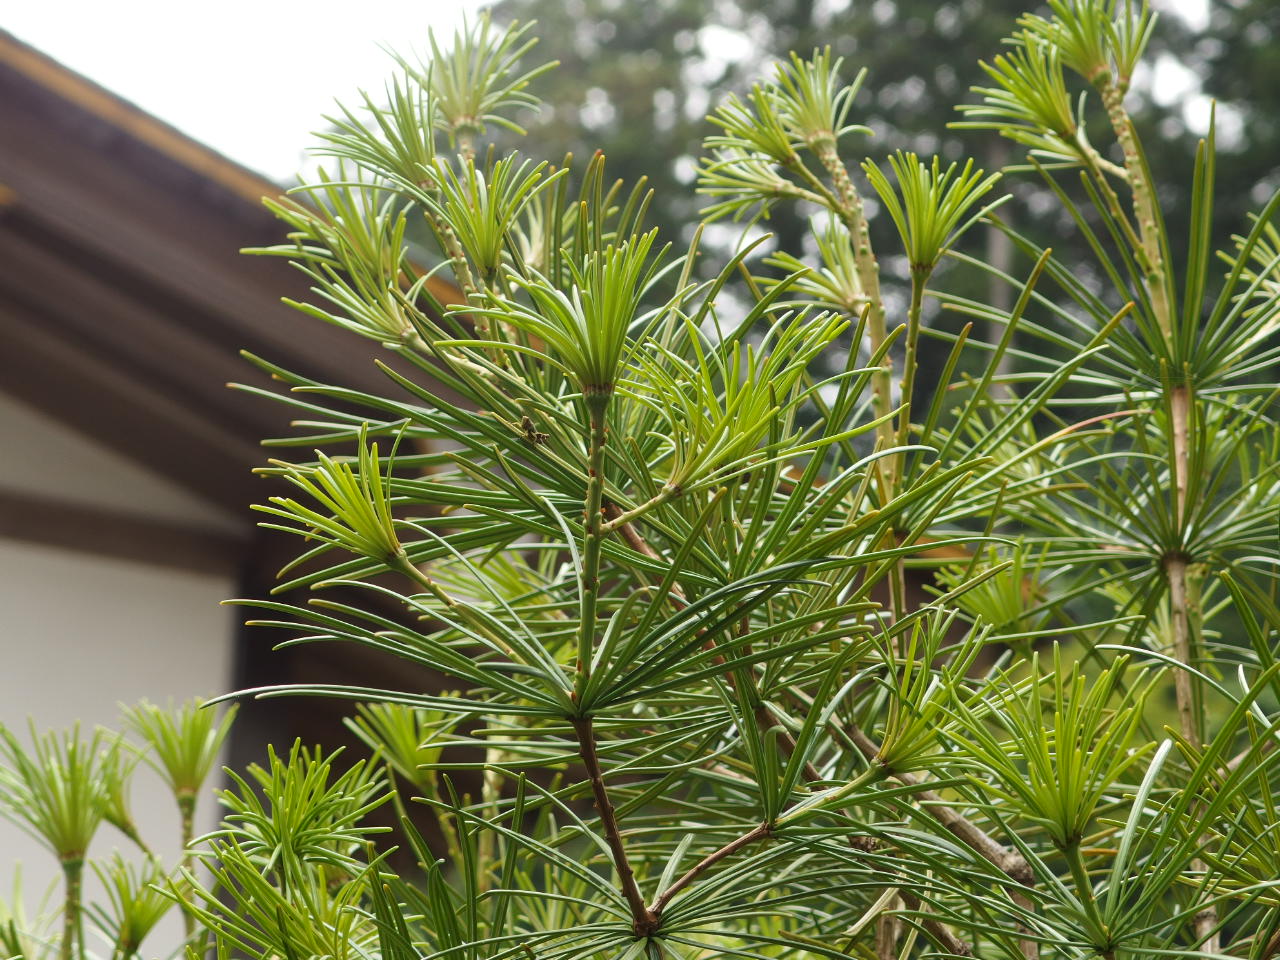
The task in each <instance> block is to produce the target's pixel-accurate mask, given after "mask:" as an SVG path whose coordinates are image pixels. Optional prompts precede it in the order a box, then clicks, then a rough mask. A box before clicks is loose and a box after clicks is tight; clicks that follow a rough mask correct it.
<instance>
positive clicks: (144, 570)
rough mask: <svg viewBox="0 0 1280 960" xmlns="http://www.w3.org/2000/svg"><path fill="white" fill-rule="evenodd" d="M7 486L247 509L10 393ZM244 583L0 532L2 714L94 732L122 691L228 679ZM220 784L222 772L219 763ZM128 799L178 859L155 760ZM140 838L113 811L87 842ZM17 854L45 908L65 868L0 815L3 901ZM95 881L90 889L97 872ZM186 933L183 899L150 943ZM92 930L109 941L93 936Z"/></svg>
mask: <svg viewBox="0 0 1280 960" xmlns="http://www.w3.org/2000/svg"><path fill="white" fill-rule="evenodd" d="M0 489H10V490H17V491H22V492H28V493H34V494H38V495H39V496H41V497H43V498H54V499H57V498H61V499H65V500H68V501H71V502H74V503H79V504H89V505H96V506H101V507H105V508H108V509H112V510H115V511H118V512H120V513H126V514H128V513H136V514H138V515H140V516H147V517H151V518H154V519H163V520H168V521H176V522H180V523H183V524H186V525H189V526H192V527H196V528H202V529H208V530H235V529H237V528H242V527H243V522H244V521H243V520H240V521H237V519H236V518H234V517H228V516H227V515H225V514H224V513H222V512H221V511H219V510H217V509H216V508H214V507H213V506H212V505H210V504H208V503H206V502H204V501H203V500H202V499H200V498H198V497H196V496H194V495H192V494H191V493H189V492H188V491H186V490H184V489H182V488H181V487H179V486H176V485H174V484H173V483H171V482H170V481H168V480H167V479H166V478H164V477H162V476H160V475H158V474H155V473H152V472H150V471H148V470H145V469H143V468H142V467H140V466H138V465H137V464H135V463H133V462H132V461H130V460H127V459H125V458H123V457H120V456H118V455H117V454H115V453H114V452H112V451H111V450H109V449H107V448H105V447H102V446H101V445H99V444H97V443H95V442H93V441H92V440H90V439H88V438H85V437H83V436H81V435H80V434H78V433H75V432H74V431H71V430H69V429H67V428H65V427H63V426H62V425H60V424H59V423H57V422H56V421H53V420H50V419H49V418H48V417H45V416H43V415H42V414H40V413H38V412H37V411H34V410H32V409H30V408H28V407H25V406H24V405H22V404H21V403H19V402H17V401H15V400H13V399H12V398H8V397H5V396H4V395H3V394H0ZM235 592H236V591H235V579H234V571H231V570H228V571H227V572H226V573H225V574H224V575H218V576H211V575H208V574H197V573H191V572H189V571H186V570H171V569H166V568H164V567H162V566H155V565H149V564H138V563H130V562H125V561H121V560H114V559H106V558H102V557H98V556H92V555H89V554H82V553H78V552H75V551H72V550H61V549H54V548H47V547H41V546H37V545H33V544H29V543H19V542H16V541H11V540H5V539H2V538H0V724H4V725H5V726H7V727H9V728H10V729H13V730H15V731H17V732H19V733H20V734H21V739H22V740H23V741H24V742H26V740H27V733H26V730H27V723H28V719H29V718H30V719H31V720H33V721H34V722H35V725H36V727H37V728H38V729H40V730H48V729H63V728H66V727H69V726H70V725H71V724H73V723H75V722H77V721H79V722H80V723H81V725H82V728H83V730H84V731H86V732H89V731H92V729H93V728H94V726H95V725H98V724H101V725H104V726H109V727H111V728H112V729H119V723H118V716H119V710H118V704H120V703H127V704H131V703H135V702H137V701H138V700H140V699H142V698H146V699H148V700H151V701H152V702H153V703H159V704H163V703H165V702H166V701H167V700H169V699H170V698H172V699H173V700H174V701H181V700H184V699H187V698H189V697H192V696H206V697H207V696H211V695H215V694H220V693H224V692H226V691H227V690H228V689H229V687H230V685H231V679H232V675H231V671H232V656H233V649H234V646H233V637H234V623H235V622H236V621H237V620H238V619H240V617H239V615H238V614H237V612H236V611H234V610H233V609H231V608H228V607H223V606H221V605H220V601H222V600H224V599H226V598H227V597H230V596H232V595H234V593H235ZM213 785H214V786H215V787H220V786H221V777H220V775H219V774H217V773H215V776H214V783H213ZM133 811H134V816H135V819H136V820H137V822H138V824H139V827H140V829H141V832H142V833H143V834H144V836H145V837H146V838H147V840H148V841H149V842H150V843H151V845H152V846H153V847H154V848H155V849H156V850H157V852H158V853H159V854H160V855H161V857H162V858H163V860H164V861H165V863H167V864H173V863H175V862H176V861H177V856H178V852H179V826H178V816H177V813H176V811H175V809H174V807H173V801H172V798H171V797H170V796H169V795H168V794H167V793H166V792H165V791H164V788H163V786H162V785H161V783H160V781H159V779H158V777H157V776H156V775H155V774H154V773H153V772H152V771H151V770H149V769H144V768H139V772H138V774H137V775H136V778H135V789H134V791H133ZM198 816H199V820H200V822H199V824H198V827H197V829H198V831H199V832H205V831H207V830H209V829H212V827H213V825H214V824H215V822H216V817H217V804H216V802H215V801H214V799H213V797H212V795H209V796H206V797H203V798H201V802H200V806H199V808H198ZM131 847H132V845H131V844H130V843H129V842H128V841H127V840H125V839H124V838H123V837H121V836H120V835H119V834H118V833H117V832H116V831H115V828H113V827H111V826H109V825H106V824H104V825H103V827H102V828H101V830H100V831H99V833H98V837H97V840H96V841H95V844H94V846H93V847H92V849H91V850H90V856H91V858H100V857H103V856H105V855H108V854H110V852H111V850H112V849H113V848H119V849H120V850H121V852H122V853H125V852H127V853H128V855H129V856H131V857H133V858H134V859H137V855H136V853H135V852H134V851H133V850H132V849H131ZM15 863H21V864H22V889H23V893H24V896H23V899H24V901H25V903H26V907H27V911H28V913H29V914H31V913H37V912H39V904H40V901H41V899H42V896H43V895H44V893H45V892H46V891H51V899H50V903H51V904H56V903H57V901H58V899H59V897H60V896H61V892H60V888H59V886H58V880H59V878H60V872H59V870H58V868H57V864H56V863H55V862H54V861H53V859H52V857H51V855H50V854H49V853H47V852H46V851H45V850H44V849H43V848H42V847H40V846H39V845H38V844H37V843H36V842H35V841H34V840H32V839H30V838H29V837H27V836H25V835H24V834H23V833H22V832H21V831H20V830H18V829H17V828H16V827H14V826H13V825H11V824H10V823H8V822H7V821H5V820H3V819H0V898H3V899H4V900H5V901H6V902H8V901H10V900H11V897H12V893H13V870H14V864H15ZM89 882H90V884H91V885H90V887H89V894H90V896H92V895H93V892H94V891H95V890H96V889H97V884H96V879H94V880H92V881H89ZM87 929H90V930H91V929H92V927H89V928H87ZM180 941H181V922H180V919H179V918H178V917H177V915H176V911H175V912H174V913H173V914H171V915H170V917H169V918H168V921H167V923H166V925H165V927H164V928H162V929H161V930H160V931H158V932H157V934H156V935H155V937H154V938H153V939H152V940H150V941H148V944H147V945H146V946H144V953H145V954H146V955H147V956H165V955H168V954H169V953H170V952H171V951H172V950H173V949H174V948H175V947H176V946H177V945H178V944H179V942H180ZM87 942H88V943H89V944H90V946H91V948H93V950H94V952H95V953H98V954H102V953H104V951H102V950H101V947H102V944H101V943H100V942H99V941H98V940H97V938H96V937H91V939H89V940H88V941H87Z"/></svg>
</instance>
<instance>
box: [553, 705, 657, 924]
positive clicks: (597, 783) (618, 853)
mask: <svg viewBox="0 0 1280 960" xmlns="http://www.w3.org/2000/svg"><path fill="white" fill-rule="evenodd" d="M572 724H573V732H574V733H575V734H576V735H577V737H578V753H579V755H580V756H581V757H582V764H583V766H585V767H586V768H587V778H588V779H589V780H590V781H591V792H592V794H594V796H595V802H596V809H597V810H599V811H600V823H601V824H602V825H603V827H604V836H605V842H606V843H607V844H608V845H609V852H610V853H611V854H612V856H613V865H614V868H615V869H616V870H617V871H618V882H619V884H621V886H622V895H623V897H625V898H626V901H627V906H628V907H630V908H631V918H632V929H633V930H634V931H635V935H636V936H637V937H648V936H650V935H651V934H653V932H654V931H655V930H657V929H658V917H657V915H656V914H654V913H653V912H652V911H651V910H649V908H648V907H646V906H645V905H644V897H643V896H642V895H641V894H640V887H639V886H638V885H637V884H636V875H635V871H634V870H632V869H631V861H630V860H629V859H628V858H627V848H626V847H625V846H624V845H623V843H622V833H621V831H620V830H619V829H618V817H617V815H616V814H615V813H614V809H613V803H612V802H611V801H610V800H609V792H608V791H607V790H606V789H605V785H604V772H603V770H601V768H600V757H599V754H597V752H596V735H595V729H594V724H593V722H592V720H591V718H590V717H579V718H575V719H574V720H572Z"/></svg>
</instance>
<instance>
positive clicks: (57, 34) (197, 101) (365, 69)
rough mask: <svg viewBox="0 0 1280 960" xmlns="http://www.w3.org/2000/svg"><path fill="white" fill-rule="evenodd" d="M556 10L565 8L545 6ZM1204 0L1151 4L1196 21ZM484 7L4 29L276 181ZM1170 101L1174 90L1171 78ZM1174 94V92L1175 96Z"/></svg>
mask: <svg viewBox="0 0 1280 960" xmlns="http://www.w3.org/2000/svg"><path fill="white" fill-rule="evenodd" d="M542 2H546V3H559V2H561V0H542ZM1208 3H1209V0H1156V2H1155V6H1156V7H1157V9H1161V10H1165V11H1170V10H1177V11H1178V12H1179V13H1181V14H1183V15H1184V16H1187V17H1188V18H1189V19H1191V20H1192V22H1203V20H1204V16H1205V9H1206V7H1207V5H1208ZM481 6H482V0H306V2H298V0H256V2H254V0H218V2H213V3H209V2H205V3H195V2H191V0H115V2H103V0H10V2H8V3H6V4H4V5H3V7H4V9H3V12H0V27H3V28H4V29H6V30H8V31H10V32H11V33H13V34H14V35H15V36H17V37H18V38H19V39H21V40H23V41H25V42H27V43H29V44H31V45H32V46H34V47H36V48H37V49H39V50H41V51H43V52H44V53H47V54H48V55H49V56H51V57H53V58H54V59H55V60H58V61H60V62H61V63H63V64H65V65H66V66H68V67H70V68H71V69H73V70H76V71H78V72H80V73H82V74H84V75H85V76H87V77H89V78H91V79H92V80H95V81H96V82H98V83H100V84H101V85H102V86H104V87H106V88H107V89H108V90H111V91H113V92H114V93H117V94H119V95H120V96H122V97H124V98H126V99H128V100H131V101H133V102H134V103H136V104H137V105H138V106H140V107H142V108H143V109H144V110H146V111H148V112H150V113H153V114H155V115H156V116H158V117H160V118H161V119H163V120H166V121H168V122H169V123H171V124H173V125H174V126H175V127H177V128H178V129H180V130H182V131H183V132H184V133H187V134H189V135H190V136H192V137H194V138H195V139H197V140H200V141H202V142H203V143H206V144H208V145H209V146H211V147H213V148H214V149H216V150H219V151H221V152H222V153H224V154H226V155H227V156H229V157H231V158H232V159H234V160H237V161H239V162H240V163H243V164H244V165H246V166H248V167H250V168H252V169H254V170H257V171H258V172H260V173H263V174H265V175H267V176H268V177H271V178H273V179H276V180H284V179H288V178H290V177H291V176H292V175H293V174H294V173H295V172H296V171H297V170H298V169H299V167H300V166H302V159H303V155H304V150H305V148H306V146H307V144H308V143H310V142H311V136H310V134H311V131H313V130H315V129H317V128H318V127H320V126H322V125H323V121H322V120H321V116H322V115H323V114H325V113H327V112H330V111H331V109H332V106H333V101H334V99H335V98H341V99H343V100H344V101H348V102H350V101H351V100H352V99H353V94H354V93H355V92H356V91H357V90H359V89H361V88H365V89H369V90H374V91H376V90H380V89H381V87H382V84H383V81H384V79H385V78H386V77H387V76H389V75H390V73H391V69H390V61H389V59H388V58H387V56H386V54H385V53H384V52H383V50H382V49H381V48H382V46H389V47H392V48H394V49H395V50H397V51H400V52H406V53H407V52H412V51H415V50H420V49H422V47H423V46H424V45H425V41H426V36H427V30H428V29H429V28H434V29H435V30H436V32H437V34H438V35H439V34H441V33H447V32H451V31H452V29H453V27H454V26H455V25H457V24H458V23H459V22H460V21H461V18H462V15H463V13H464V12H466V13H468V14H472V13H474V12H475V11H476V10H478V9H480V7H481ZM1161 79H1162V81H1164V82H1163V83H1162V84H1161V86H1162V87H1163V89H1164V92H1165V93H1166V94H1173V95H1177V94H1180V93H1181V92H1182V90H1181V89H1179V85H1178V83H1177V80H1178V78H1177V77H1176V76H1166V77H1164V78H1161ZM1175 91H1176V93H1175Z"/></svg>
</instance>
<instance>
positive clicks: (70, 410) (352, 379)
mask: <svg viewBox="0 0 1280 960" xmlns="http://www.w3.org/2000/svg"><path fill="white" fill-rule="evenodd" d="M0 130H2V131H4V136H3V137H0V391H4V392H6V393H9V394H11V395H13V396H14V397H16V398H18V399H20V400H22V401H24V402H26V403H27V404H29V405H31V406H33V407H35V408H37V409H39V410H40V411H42V412H44V413H46V414H48V415H52V416H53V417H55V418H57V419H58V420H59V421H61V422H63V423H64V424H66V425H67V426H69V427H71V428H73V429H75V430H78V431H80V432H81V433H83V434H85V435H87V436H89V437H92V438H93V439H95V440H96V441H98V442H100V443H104V444H106V445H108V446H109V447H111V448H112V449H113V450H115V451H117V452H119V453H122V454H123V455H125V456H127V457H130V458H132V459H134V460H136V461H137V462H139V463H141V464H143V465H145V466H146V467H147V468H148V469H151V470H154V471H157V472H159V473H161V474H163V475H164V476H166V477H167V478H169V479H170V480H172V481H174V482H176V483H178V484H180V485H182V486H183V487H184V488H186V489H188V490H190V491H192V492H193V493H195V494H198V495H199V496H202V497H204V498H206V499H207V500H208V501H210V502H211V503H212V504H214V505H216V506H218V507H221V508H223V509H225V510H228V511H233V512H235V513H236V514H238V515H240V516H244V517H245V518H246V522H250V517H249V514H248V513H247V511H246V509H245V508H246V506H247V505H248V504H249V503H250V502H251V501H252V500H254V499H256V498H260V497H262V495H263V492H262V491H263V487H262V481H260V480H258V479H257V478H256V477H254V476H253V475H252V474H251V473H250V468H251V467H252V466H254V465H256V464H258V463H260V462H262V460H263V459H264V457H263V454H262V451H261V449H260V447H259V441H260V440H261V439H262V438H263V437H267V436H278V435H281V434H282V433H283V432H285V431H286V428H287V419H288V415H287V412H286V410H285V408H284V407H283V406H277V405H273V404H271V403H269V402H266V401H264V400H263V399H261V398H258V397H254V396H250V395H246V394H244V393H240V392H237V391H232V390H228V389H227V388H226V384H227V383H228V381H240V382H254V383H265V379H264V378H263V377H262V376H261V375H259V374H258V373H257V372H256V371H255V370H254V369H253V368H251V367H250V366H249V365H248V364H247V363H246V362H245V361H244V360H243V359H242V358H241V357H240V356H239V351H240V350H242V349H247V350H249V351H251V352H253V353H256V354H259V355H261V356H263V357H266V358H267V359H270V360H271V361H273V362H275V363H278V364H280V365H281V366H283V367H286V368H288V369H291V370H295V371H297V372H300V373H303V374H305V375H307V376H311V377H314V378H316V379H319V380H323V381H326V382H334V383H341V384H343V385H346V386H350V387H355V388H360V389H374V390H377V389H383V388H385V385H386V383H387V381H386V380H385V378H384V377H383V376H382V375H381V374H379V373H378V372H377V371H376V369H375V368H374V366H373V363H372V360H371V359H366V358H368V357H370V354H371V353H372V351H359V350H353V349H352V347H353V338H352V335H351V334H349V333H346V332H344V331H341V330H339V329H337V328H333V327H328V326H325V325H324V324H322V323H320V322H318V321H316V320H314V319H312V318H309V317H306V316H303V315H302V314H300V313H298V312H297V311H295V310H293V309H291V308H289V307H286V306H284V305H283V304H281V303H280V298H281V297H283V296H289V297H292V298H294V299H308V291H307V284H306V282H305V278H304V277H303V276H302V275H301V274H300V273H299V272H298V271H296V270H293V269H291V268H289V266H288V265H287V263H286V262H285V261H283V260H281V259H280V258H276V257H250V256H244V255H242V254H241V253H239V250H240V249H241V248H243V247H251V246H267V245H271V244H273V243H278V242H280V241H281V240H282V239H283V234H284V229H283V226H282V224H281V223H280V222H279V221H277V220H276V219H275V217H274V216H272V215H271V214H270V213H269V212H268V211H266V210H265V209H264V208H263V206H262V203H261V199H262V197H264V196H277V195H279V194H280V193H281V192H282V188H281V187H280V186H279V185H278V184H275V183H272V182H271V181H269V180H266V179H264V178H263V177H260V176H259V175H257V174H255V173H253V172H252V171H250V170H248V169H246V168H244V167H241V166H240V165H238V164H236V163H234V162H233V161H231V160H229V159H227V158H226V157H224V156H222V155H220V154H218V153H217V152H215V151H213V150H211V149H209V148H208V147H206V146H204V145H202V144H200V143H197V142H196V141H194V140H192V139H191V138H189V137H187V136H185V135H184V134H182V133H180V132H178V131H177V130H175V129H174V128H173V127H171V126H169V125H168V124H165V123H164V122H162V121H160V120H158V119H156V118H155V117H152V116H150V115H148V114H147V113H145V112H144V111H142V110H140V109H139V108H138V107H136V106H134V105H133V104H131V103H128V102H127V101H125V100H123V99H121V98H119V97H117V96H115V95H114V94H112V93H110V92H108V91H106V90H104V89H103V88H101V87H99V86H98V85H96V84H94V83H93V82H92V81H90V80H87V79H86V78H84V77H82V76H80V75H78V74H76V73H74V72H73V71H70V70H68V69H66V68H65V67H63V66H61V65H59V64H57V63H56V62H54V61H53V60H50V59H49V58H48V57H46V56H44V55H43V54H41V53H39V52H37V51H36V50H33V49H32V48H30V47H28V46H26V45H25V44H23V43H21V42H20V41H18V40H16V39H15V38H13V37H12V36H11V35H9V34H7V33H4V32H0ZM2 522H3V521H0V523H2Z"/></svg>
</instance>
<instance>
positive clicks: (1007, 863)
mask: <svg viewBox="0 0 1280 960" xmlns="http://www.w3.org/2000/svg"><path fill="white" fill-rule="evenodd" d="M848 734H849V739H850V740H852V741H853V744H854V746H856V747H857V748H858V750H859V751H861V753H862V754H863V755H864V756H865V757H866V758H867V759H868V760H874V759H875V758H876V756H877V755H878V754H879V752H880V748H879V747H877V746H876V744H875V741H873V740H872V739H871V738H870V737H868V736H867V735H866V734H865V733H864V732H863V731H862V730H860V729H859V728H857V727H853V728H851V729H850V730H849V731H848ZM890 775H891V776H892V777H893V778H894V779H895V780H897V781H899V782H900V783H903V784H906V785H907V786H922V785H923V784H925V783H926V782H927V781H926V780H925V779H924V778H923V777H920V776H917V775H916V774H913V773H906V772H901V773H899V772H894V771H890ZM915 796H916V799H917V800H918V801H920V808H921V809H922V810H924V811H926V812H927V813H928V814H929V815H930V816H932V817H933V818H934V819H935V820H937V821H938V823H940V824H941V825H942V826H943V827H945V828H946V829H947V830H949V831H950V832H951V834H952V835H953V836H954V837H955V838H956V839H958V840H960V841H961V842H962V843H964V844H965V845H966V846H967V847H969V848H970V849H971V850H973V851H974V852H975V853H977V854H978V855H979V856H980V857H982V858H983V859H984V860H986V861H988V862H989V863H991V864H992V865H993V866H994V867H996V869H998V870H1000V871H1001V872H1002V873H1003V874H1004V875H1005V876H1007V877H1008V878H1009V879H1010V880H1011V881H1013V885H1012V886H1010V887H1009V896H1010V898H1011V899H1012V900H1013V902H1014V903H1016V904H1017V905H1018V906H1020V907H1023V908H1025V909H1028V910H1029V909H1031V906H1032V904H1031V900H1030V899H1029V898H1028V897H1027V895H1026V894H1025V893H1023V892H1022V891H1021V889H1019V888H1020V887H1029V886H1031V885H1032V884H1033V883H1034V882H1035V875H1034V874H1033V873H1032V872H1031V866H1030V864H1028V863H1027V861H1026V858H1025V857H1023V856H1022V854H1020V853H1018V852H1017V851H1015V850H1010V849H1009V848H1008V847H1006V846H1005V845H1004V844H1002V843H1001V842H1000V841H998V840H996V839H995V837H993V836H991V834H989V833H987V832H986V831H985V830H983V829H982V828H981V827H979V826H978V825H977V824H976V823H974V822H973V821H972V820H970V819H969V818H968V817H966V816H965V815H964V814H962V813H960V812H959V811H957V810H956V809H955V807H953V806H952V805H951V804H949V803H947V801H946V800H944V799H943V798H942V796H941V795H939V794H938V793H935V792H934V791H933V790H928V789H924V790H921V791H920V792H919V793H917V794H915ZM1019 926H1020V927H1021V928H1022V932H1026V928H1025V926H1022V925H1021V924H1020V925H1019ZM1022 954H1023V956H1024V957H1027V958H1028V960H1033V958H1035V957H1037V956H1038V955H1039V948H1038V947H1037V946H1036V943H1035V941H1034V940H1030V939H1026V938H1024V939H1023V940H1022Z"/></svg>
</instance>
